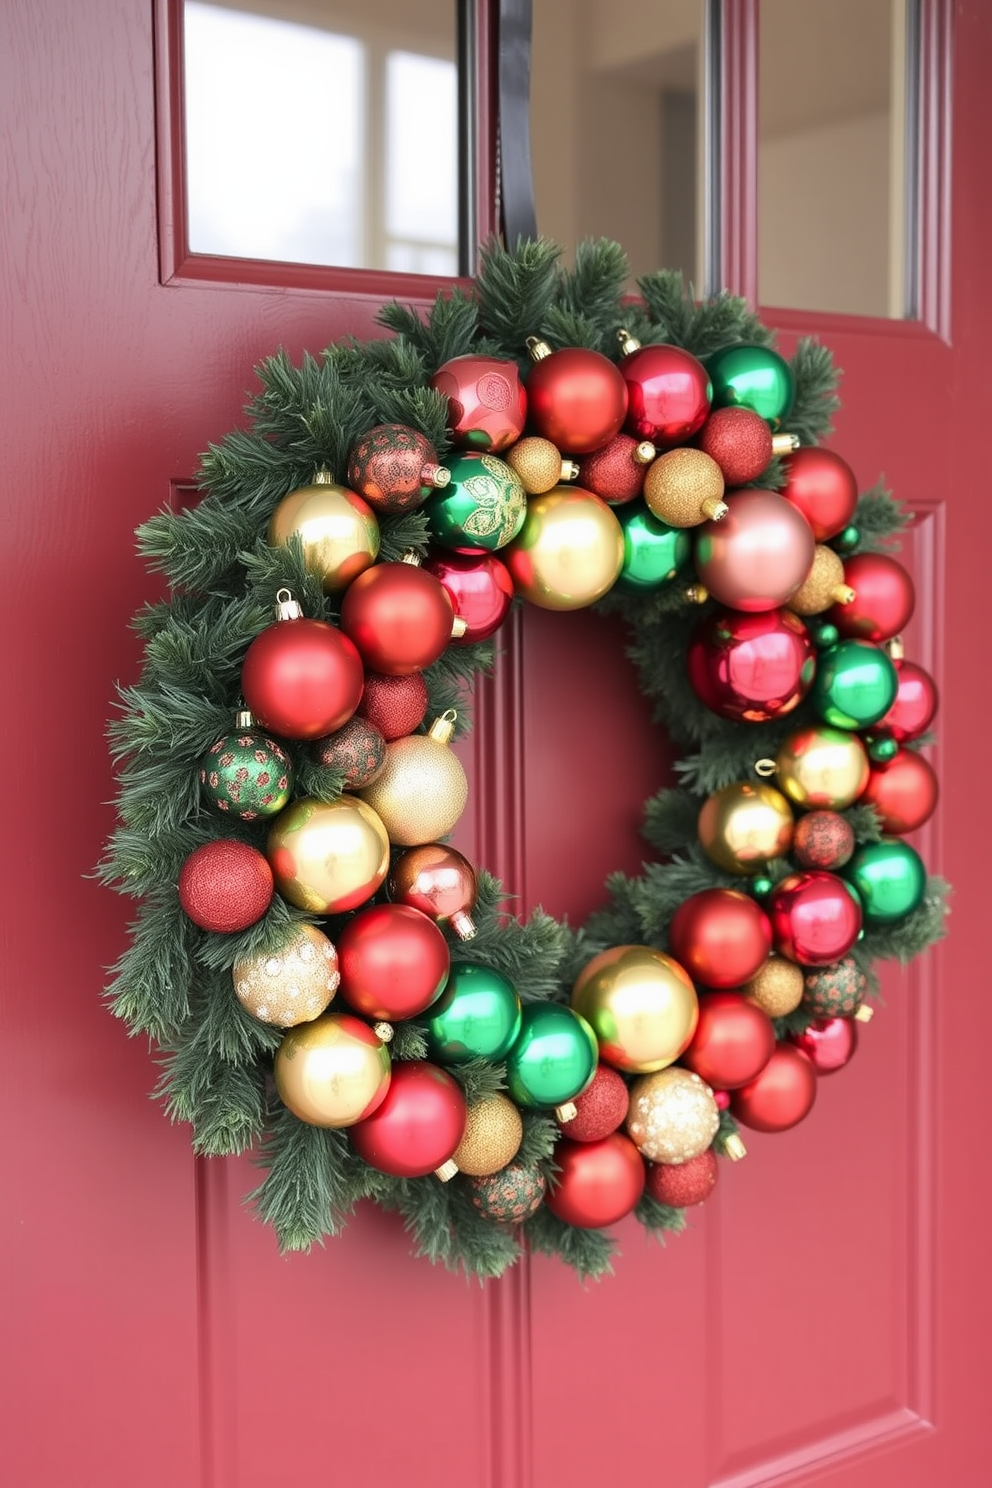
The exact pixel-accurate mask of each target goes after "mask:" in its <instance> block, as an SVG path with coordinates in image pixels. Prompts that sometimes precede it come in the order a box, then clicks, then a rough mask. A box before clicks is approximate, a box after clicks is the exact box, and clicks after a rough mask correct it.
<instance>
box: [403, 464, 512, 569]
mask: <svg viewBox="0 0 992 1488" xmlns="http://www.w3.org/2000/svg"><path fill="white" fill-rule="evenodd" d="M444 465H445V467H446V469H447V470H449V471H450V472H451V480H450V481H449V483H448V485H446V486H444V487H443V488H442V489H441V490H440V491H435V493H434V494H433V496H429V497H428V499H427V502H426V504H425V506H424V508H423V510H424V513H425V514H426V517H427V522H428V525H429V527H430V530H431V536H432V537H433V538H434V541H435V542H438V543H440V544H441V546H442V547H444V548H452V549H454V551H455V552H456V553H494V552H496V550H497V549H498V548H505V547H506V544H507V543H508V542H512V540H513V539H514V538H515V537H516V535H517V533H518V532H519V531H520V529H521V527H522V526H523V525H524V518H525V517H526V515H527V492H526V491H525V490H524V488H523V485H522V484H521V482H520V480H519V478H518V476H517V474H516V472H515V471H513V470H511V469H510V467H509V465H507V463H506V461H505V460H500V459H499V458H498V456H496V455H482V454H457V453H456V454H453V455H450V456H449V457H448V458H447V459H446V460H445V461H444Z"/></svg>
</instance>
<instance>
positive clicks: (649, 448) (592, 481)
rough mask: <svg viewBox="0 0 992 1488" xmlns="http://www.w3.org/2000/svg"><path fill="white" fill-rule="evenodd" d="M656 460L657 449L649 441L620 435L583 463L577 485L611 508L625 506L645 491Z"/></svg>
mask: <svg viewBox="0 0 992 1488" xmlns="http://www.w3.org/2000/svg"><path fill="white" fill-rule="evenodd" d="M654 457H655V447H654V445H653V444H650V443H649V442H648V441H647V440H644V439H634V438H632V437H631V435H629V434H618V435H617V436H616V438H615V439H611V440H610V442H609V444H604V445H603V447H602V449H598V450H595V451H594V452H593V454H591V455H586V456H585V458H584V459H582V460H580V461H579V477H578V481H577V484H578V485H580V486H582V488H583V489H584V490H586V491H592V492H593V494H594V495H596V496H599V497H601V499H602V500H603V501H607V502H609V504H610V505H611V506H622V505H623V503H624V502H626V501H633V500H634V498H635V497H637V496H640V494H641V492H642V491H643V490H644V477H645V475H646V474H647V468H648V466H649V465H650V463H651V461H652V460H653V459H654Z"/></svg>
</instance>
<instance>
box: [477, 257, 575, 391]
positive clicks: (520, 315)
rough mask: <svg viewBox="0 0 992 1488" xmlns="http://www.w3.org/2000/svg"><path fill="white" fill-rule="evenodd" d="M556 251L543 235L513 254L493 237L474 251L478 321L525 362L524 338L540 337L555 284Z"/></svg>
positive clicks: (512, 354)
mask: <svg viewBox="0 0 992 1488" xmlns="http://www.w3.org/2000/svg"><path fill="white" fill-rule="evenodd" d="M560 256H561V249H560V248H559V247H558V246H557V245H556V244H555V243H551V242H548V241H547V239H545V238H537V239H532V240H525V241H520V242H518V244H517V246H516V249H515V250H513V251H512V252H511V251H510V250H508V249H506V248H504V247H503V245H502V244H501V243H499V242H497V241H496V240H495V239H490V240H489V242H487V243H484V244H483V246H482V248H481V250H480V253H479V260H480V266H479V276H478V279H477V281H476V290H477V293H478V298H479V324H480V326H481V328H482V330H483V331H484V332H485V333H486V334H487V335H489V336H492V337H493V338H494V339H495V340H496V341H498V342H499V343H500V345H501V346H502V347H503V354H504V356H506V355H509V356H515V357H517V358H518V359H519V360H520V361H521V362H522V364H523V365H525V366H526V365H529V362H528V358H527V356H526V353H525V345H526V341H527V337H528V336H536V335H540V334H541V333H542V331H543V329H544V322H545V318H546V316H547V313H548V311H549V310H550V308H551V306H552V305H553V304H554V299H555V291H556V289H557V286H558V260H559V258H560Z"/></svg>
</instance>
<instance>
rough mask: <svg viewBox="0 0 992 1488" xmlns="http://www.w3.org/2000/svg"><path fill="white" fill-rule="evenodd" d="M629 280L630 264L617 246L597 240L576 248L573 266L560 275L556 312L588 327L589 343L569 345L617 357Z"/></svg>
mask: <svg viewBox="0 0 992 1488" xmlns="http://www.w3.org/2000/svg"><path fill="white" fill-rule="evenodd" d="M629 277H630V263H629V261H628V259H627V255H626V253H625V252H624V250H623V249H622V248H621V246H620V244H619V243H613V242H611V241H610V240H609V239H608V238H599V239H596V240H590V239H586V240H584V241H583V242H581V243H579V244H578V245H577V247H576V250H575V262H574V265H573V266H572V267H571V268H563V269H561V270H560V272H559V277H558V286H557V294H556V302H557V303H556V309H557V310H558V311H559V313H561V314H562V315H571V316H574V317H575V319H576V321H578V322H581V323H582V324H583V325H584V326H585V327H588V331H587V335H588V336H589V339H588V340H582V341H573V342H570V343H568V344H570V345H573V346H590V347H591V348H592V349H593V351H601V352H603V354H604V355H605V356H613V357H615V356H616V354H617V331H618V330H619V328H620V327H621V325H622V324H623V320H624V311H623V295H624V289H625V286H626V284H627V280H628V278H629ZM549 329H551V326H550V325H549Z"/></svg>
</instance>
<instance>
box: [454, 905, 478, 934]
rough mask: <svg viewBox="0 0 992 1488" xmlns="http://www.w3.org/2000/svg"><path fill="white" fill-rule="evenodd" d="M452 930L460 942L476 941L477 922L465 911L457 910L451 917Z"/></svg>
mask: <svg viewBox="0 0 992 1488" xmlns="http://www.w3.org/2000/svg"><path fill="white" fill-rule="evenodd" d="M450 924H451V928H452V930H454V932H455V934H456V935H457V936H458V939H459V940H474V939H475V936H476V929H475V921H474V920H473V918H472V916H471V915H470V914H467V913H466V911H465V910H464V909H456V910H455V912H454V914H453V915H452V916H451V921H450Z"/></svg>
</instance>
